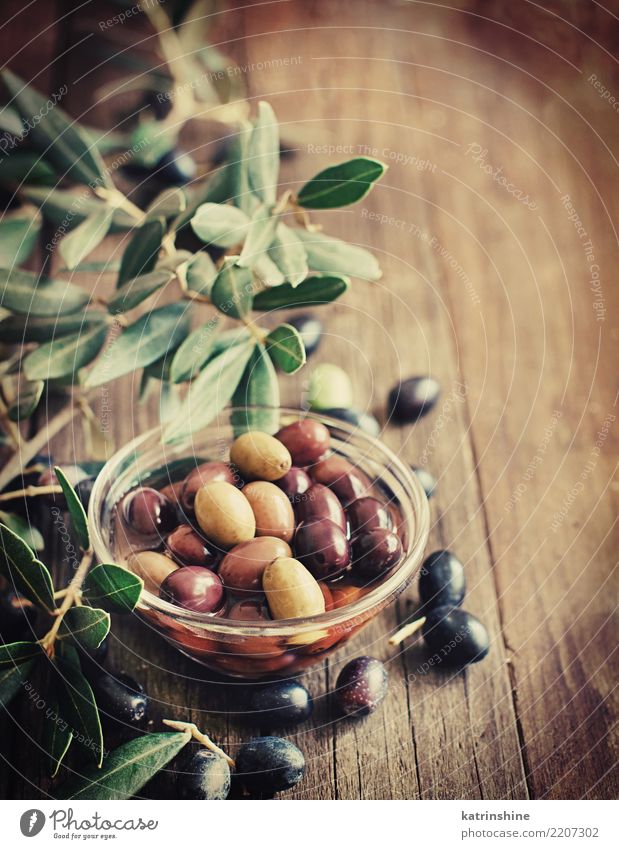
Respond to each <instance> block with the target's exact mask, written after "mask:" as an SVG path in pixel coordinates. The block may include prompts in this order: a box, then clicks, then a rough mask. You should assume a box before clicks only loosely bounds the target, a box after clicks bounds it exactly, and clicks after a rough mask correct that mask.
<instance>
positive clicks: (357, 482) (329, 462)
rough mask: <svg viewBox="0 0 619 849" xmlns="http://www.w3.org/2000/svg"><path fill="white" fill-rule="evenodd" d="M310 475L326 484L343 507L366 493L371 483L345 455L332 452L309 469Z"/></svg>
mask: <svg viewBox="0 0 619 849" xmlns="http://www.w3.org/2000/svg"><path fill="white" fill-rule="evenodd" d="M310 475H311V477H312V478H313V479H314V481H315V482H316V483H322V484H324V485H325V486H328V487H329V489H330V490H332V491H333V492H334V493H335V494H336V495H337V497H338V498H339V499H340V501H341V502H342V504H343V505H344V507H346V506H347V505H348V504H350V502H351V501H355V500H356V499H357V498H362V497H363V496H364V495H367V494H368V492H369V490H370V488H371V484H370V481H369V480H368V478H367V476H366V475H365V474H364V473H363V472H362V471H361V470H360V469H357V468H356V467H355V466H353V464H352V463H351V462H350V461H349V460H347V459H346V458H345V457H340V456H339V455H338V454H332V455H331V456H330V457H326V458H325V459H324V460H319V461H318V463H316V465H314V466H312V468H311V469H310Z"/></svg>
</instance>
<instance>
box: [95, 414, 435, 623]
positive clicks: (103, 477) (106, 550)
mask: <svg viewBox="0 0 619 849" xmlns="http://www.w3.org/2000/svg"><path fill="white" fill-rule="evenodd" d="M235 410H236V411H246V410H252V411H270V412H271V413H272V412H274V411H275V410H277V411H278V413H279V414H280V415H288V416H296V417H298V418H303V419H306V418H308V419H311V420H313V421H318V422H322V423H323V424H325V425H327V426H329V427H331V428H338V429H339V430H340V431H343V432H344V433H346V434H348V436H354V437H355V439H356V440H360V441H361V442H362V443H365V444H366V446H367V447H370V448H374V449H378V450H379V451H380V452H381V453H382V454H383V455H384V459H385V460H386V461H387V462H381V466H384V467H386V466H387V465H388V467H389V468H390V469H397V474H398V479H399V483H400V484H401V485H402V486H403V488H404V489H405V491H406V489H407V488H408V490H412V491H413V492H414V494H415V495H416V498H415V497H414V496H413V497H411V496H410V492H409V493H407V494H408V495H409V499H410V502H411V506H410V508H409V509H411V510H412V511H413V515H414V528H413V534H412V537H413V538H412V539H411V544H410V547H409V550H408V553H407V554H406V555H405V556H404V558H403V560H402V562H401V563H400V565H399V566H398V568H397V569H396V571H395V572H394V573H393V575H391V576H390V577H389V578H387V580H386V581H382V582H381V583H378V584H377V585H376V587H375V588H373V589H372V590H370V592H368V593H366V594H365V595H364V596H362V597H361V598H360V599H358V600H357V601H354V602H352V603H351V604H347V605H344V606H343V607H340V608H336V609H334V610H330V611H325V612H324V613H320V614H318V615H316V616H305V617H297V618H294V619H284V620H276V619H274V620H266V621H260V624H253V623H251V622H249V621H245V622H244V623H243V624H241V623H240V622H239V620H235V619H225V618H223V617H220V616H214V615H212V614H209V613H197V612H195V611H192V610H186V609H184V608H182V607H178V606H176V605H173V604H171V603H170V602H168V601H165V600H164V599H162V598H159V596H156V595H155V594H154V593H151V592H150V591H149V590H146V589H144V590H143V592H142V595H141V596H140V600H139V602H138V604H137V605H136V607H135V609H134V612H137V611H139V609H140V608H142V610H144V609H147V610H152V611H155V612H156V613H158V614H164V615H166V616H170V617H172V618H173V619H175V620H177V621H179V622H182V623H184V624H187V625H194V626H201V627H204V626H208V630H209V632H216V633H220V634H223V635H225V634H234V635H235V636H247V637H256V636H271V637H272V636H285V635H290V634H291V633H292V634H299V633H305V632H312V631H316V630H317V628H321V629H322V628H332V627H334V626H338V625H342V624H343V623H348V624H349V623H350V620H351V619H354V618H355V617H358V616H361V617H362V621H365V620H366V619H367V616H366V615H364V614H366V613H367V611H368V609H370V608H372V607H374V606H377V605H380V604H381V603H382V602H387V603H388V601H389V597H390V596H393V597H394V598H395V597H396V596H397V595H399V593H400V592H402V591H403V590H404V589H405V588H406V586H408V584H409V583H410V580H411V579H412V570H413V568H414V565H417V564H420V563H421V557H422V555H423V552H424V550H425V547H426V545H427V541H428V536H429V531H430V508H429V503H428V498H427V495H426V493H425V490H424V489H423V487H422V485H421V483H420V482H419V479H418V478H417V476H416V475H415V474H414V472H413V471H412V469H411V468H410V467H409V466H408V465H407V464H405V463H404V462H403V461H402V460H400V458H399V457H398V455H397V454H396V453H395V452H394V451H393V450H392V449H391V448H389V447H388V446H387V445H385V443H384V442H383V441H382V440H380V439H377V438H376V437H373V436H371V435H370V434H368V433H367V432H365V431H362V430H361V429H360V428H359V427H355V426H353V425H351V424H349V423H348V422H346V421H344V420H342V419H337V418H335V417H333V416H328V415H324V414H322V413H321V412H320V411H319V410H315V411H308V410H304V409H301V408H295V407H286V406H278V407H268V406H265V405H257V404H254V405H240V406H239V405H236V406H234V407H227V408H226V409H224V410H223V411H221V413H227V414H230V413H232V412H234V411H235ZM216 426H217V419H216V418H215V419H214V420H213V421H212V422H210V423H209V424H208V425H206V426H205V427H204V428H201V429H199V430H197V431H195V432H194V433H192V434H190V435H189V437H188V438H189V439H191V441H192V442H195V441H199V438H200V434H203V433H205V432H206V431H208V430H209V429H213V428H215V427H216ZM160 434H161V427H160V426H158V427H154V428H151V429H150V430H148V431H145V432H144V433H142V434H140V435H139V436H137V437H135V438H134V439H132V440H131V441H130V442H128V443H127V444H126V445H125V446H124V447H123V448H121V449H119V450H118V451H116V452H115V453H114V454H113V455H112V456H111V457H110V458H109V459H108V460H107V462H106V463H105V466H104V467H103V468H102V469H101V471H100V472H99V474H98V475H97V478H96V480H95V483H94V486H93V489H92V493H91V496H90V502H89V505H88V521H89V525H90V527H91V537H92V547H93V551H94V553H95V555H96V557H97V559H98V560H99V562H101V563H114V562H115V559H114V557H113V552H112V551H111V550H110V547H109V546H108V544H107V543H106V541H105V540H104V539H103V536H102V533H101V524H102V523H101V521H100V519H99V513H100V510H99V503H100V502H101V506H103V503H104V500H105V493H103V492H102V490H103V488H104V486H105V485H106V483H107V481H108V479H109V477H110V475H111V474H112V473H113V471H114V469H115V467H117V466H118V465H119V464H121V463H123V461H125V460H127V458H128V457H130V455H132V454H133V455H135V454H136V451H137V450H138V449H139V447H140V446H141V445H142V444H143V443H145V442H147V441H149V440H150V439H152V438H154V437H157V436H158V435H159V436H160ZM169 444H170V445H171V446H173V445H174V443H169ZM347 459H348V458H347ZM375 462H376V461H375ZM375 479H377V480H380V477H377V478H375ZM409 563H410V564H411V568H409V569H406V565H407V564H409ZM119 565H121V566H122V565H123V564H119ZM123 568H126V567H124V566H123ZM181 568H182V567H181Z"/></svg>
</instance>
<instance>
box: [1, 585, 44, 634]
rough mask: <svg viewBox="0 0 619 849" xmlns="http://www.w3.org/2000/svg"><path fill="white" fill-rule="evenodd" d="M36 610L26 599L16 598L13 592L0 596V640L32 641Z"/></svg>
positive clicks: (6, 592) (8, 591)
mask: <svg viewBox="0 0 619 849" xmlns="http://www.w3.org/2000/svg"><path fill="white" fill-rule="evenodd" d="M37 616H38V614H37V608H36V607H35V606H34V605H33V604H32V602H30V601H28V599H27V598H22V597H21V596H18V595H17V594H16V593H14V592H13V590H7V591H5V592H3V593H2V594H0V640H1V641H2V642H3V643H16V642H18V641H20V640H34V639H36V638H35V635H34V628H35V626H36V623H37Z"/></svg>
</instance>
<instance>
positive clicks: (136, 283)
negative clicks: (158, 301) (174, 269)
mask: <svg viewBox="0 0 619 849" xmlns="http://www.w3.org/2000/svg"><path fill="white" fill-rule="evenodd" d="M172 277H173V275H172V274H170V272H169V271H150V272H148V273H147V274H141V275H140V276H139V277H134V278H133V279H132V280H128V281H127V282H126V283H123V285H122V286H121V287H120V288H119V289H117V290H116V294H115V295H113V296H112V298H110V300H109V302H108V309H109V311H110V312H111V313H119V312H127V311H128V310H132V309H133V308H134V307H137V305H138V304H141V303H142V301H145V300H146V298H148V297H149V296H150V295H152V294H153V292H156V291H157V289H161V287H162V286H165V284H166V283H169V282H170V280H171V279H172Z"/></svg>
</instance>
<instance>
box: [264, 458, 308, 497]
mask: <svg viewBox="0 0 619 849" xmlns="http://www.w3.org/2000/svg"><path fill="white" fill-rule="evenodd" d="M273 483H274V484H275V486H278V487H279V488H280V489H281V490H282V491H283V492H285V493H286V495H287V496H288V498H289V499H290V501H291V502H292V503H293V504H296V503H297V501H299V500H300V499H301V497H302V496H303V493H305V492H307V490H308V489H309V488H310V486H311V485H312V479H311V478H310V476H309V475H308V474H307V472H306V471H305V470H304V469H299V468H298V467H297V466H293V467H292V468H291V469H289V471H287V472H286V474H285V475H284V477H283V478H280V479H279V480H276V481H273Z"/></svg>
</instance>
